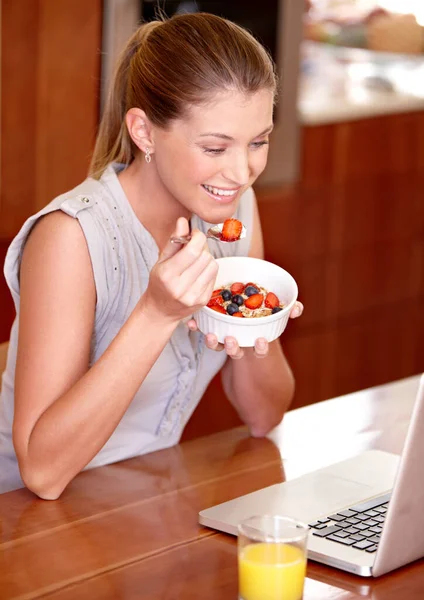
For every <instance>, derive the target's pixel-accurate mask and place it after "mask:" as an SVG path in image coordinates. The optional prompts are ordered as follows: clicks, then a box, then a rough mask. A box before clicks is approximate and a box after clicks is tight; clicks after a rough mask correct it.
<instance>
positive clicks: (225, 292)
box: [221, 290, 231, 302]
mask: <svg viewBox="0 0 424 600" xmlns="http://www.w3.org/2000/svg"><path fill="white" fill-rule="evenodd" d="M221 296H222V299H223V300H224V301H225V302H227V300H231V292H230V290H222V292H221Z"/></svg>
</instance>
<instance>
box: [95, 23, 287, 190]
mask: <svg viewBox="0 0 424 600" xmlns="http://www.w3.org/2000/svg"><path fill="white" fill-rule="evenodd" d="M264 88H265V89H271V90H272V91H273V92H274V97H275V94H276V88H277V79H276V73H275V68H274V65H273V62H272V59H271V58H270V56H269V54H268V53H267V52H266V50H265V49H264V48H263V46H262V45H261V44H260V43H259V42H258V41H257V40H256V39H255V38H254V37H253V36H252V35H251V34H250V33H249V32H248V31H246V30H245V29H243V28H242V27H240V26H238V25H236V24H235V23H232V22H231V21H228V20H226V19H223V18H221V17H218V16H215V15H212V14H209V13H193V14H181V15H175V16H173V17H171V18H170V19H167V20H164V21H151V22H149V23H145V24H143V25H141V26H140V27H139V28H138V29H137V30H136V32H135V33H134V34H133V35H132V37H131V38H130V39H129V41H128V43H127V45H126V47H125V48H124V50H123V52H122V54H121V56H120V58H119V60H118V64H117V66H116V70H115V74H114V78H113V80H112V84H111V88H110V91H109V96H108V99H107V102H106V105H105V109H104V113H103V116H102V119H101V123H100V128H99V132H98V136H97V140H96V145H95V148H94V153H93V157H92V160H91V165H90V175H91V176H92V177H95V178H99V177H100V176H101V174H102V173H103V171H104V170H105V169H106V167H107V166H108V165H109V164H110V163H111V162H120V163H124V164H130V163H131V161H132V160H133V158H134V156H135V153H136V150H137V149H136V148H135V147H134V145H133V143H132V140H131V138H130V135H129V133H128V130H127V127H126V123H125V115H126V113H127V111H128V110H129V109H130V108H134V107H137V108H141V109H143V110H144V111H145V113H146V115H147V117H148V118H149V120H150V121H151V122H152V123H153V124H154V125H156V126H158V127H162V128H166V126H167V125H168V124H169V123H170V121H172V120H174V119H178V118H181V117H183V116H184V114H185V113H186V111H187V110H188V107H189V106H190V105H198V104H201V103H202V102H206V101H208V100H210V99H211V96H212V95H213V94H214V93H217V92H222V91H225V90H237V91H240V92H243V93H246V94H251V93H254V92H256V91H259V90H262V89H264Z"/></svg>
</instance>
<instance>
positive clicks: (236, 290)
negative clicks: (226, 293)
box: [230, 282, 245, 296]
mask: <svg viewBox="0 0 424 600" xmlns="http://www.w3.org/2000/svg"><path fill="white" fill-rule="evenodd" d="M244 288H245V285H244V283H239V282H236V283H233V285H232V286H231V288H230V290H231V293H232V295H233V296H235V295H236V294H241V293H242V291H243V290H244Z"/></svg>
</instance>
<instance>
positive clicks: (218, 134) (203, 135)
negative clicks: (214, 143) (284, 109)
mask: <svg viewBox="0 0 424 600" xmlns="http://www.w3.org/2000/svg"><path fill="white" fill-rule="evenodd" d="M273 128H274V125H270V126H269V127H267V128H266V129H265V130H264V131H262V133H259V134H258V135H255V138H258V137H261V136H263V135H266V134H267V133H271V131H272V130H273ZM200 137H217V138H220V139H221V140H230V141H231V142H233V141H234V138H232V137H231V136H230V135H227V134H225V133H212V132H210V133H202V134H201V135H200Z"/></svg>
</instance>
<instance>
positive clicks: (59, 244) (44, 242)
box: [21, 211, 93, 285]
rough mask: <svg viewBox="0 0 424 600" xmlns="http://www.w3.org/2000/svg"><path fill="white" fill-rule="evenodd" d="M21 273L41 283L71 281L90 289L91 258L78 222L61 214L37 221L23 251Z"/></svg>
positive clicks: (50, 215)
mask: <svg viewBox="0 0 424 600" xmlns="http://www.w3.org/2000/svg"><path fill="white" fill-rule="evenodd" d="M21 269H22V270H23V271H25V272H28V271H30V272H31V271H32V272H33V274H34V275H35V276H36V277H38V278H39V279H40V280H43V279H44V278H45V277H53V278H54V280H55V282H56V283H58V282H59V281H60V282H62V281H63V280H64V279H74V280H75V281H76V282H78V284H79V285H83V283H84V281H85V282H87V283H88V284H89V285H91V282H92V281H93V277H92V272H91V262H90V255H89V252H88V248H87V244H86V242H85V237H84V233H83V231H82V229H81V227H80V225H79V222H78V221H77V220H76V219H73V218H71V217H69V216H68V215H66V214H65V213H63V212H61V211H54V212H51V213H48V214H47V215H44V216H43V217H42V218H40V219H38V220H37V222H36V223H35V225H34V227H33V228H32V230H31V232H30V233H29V235H28V238H27V240H26V243H25V246H24V248H23V253H22V263H21Z"/></svg>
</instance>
